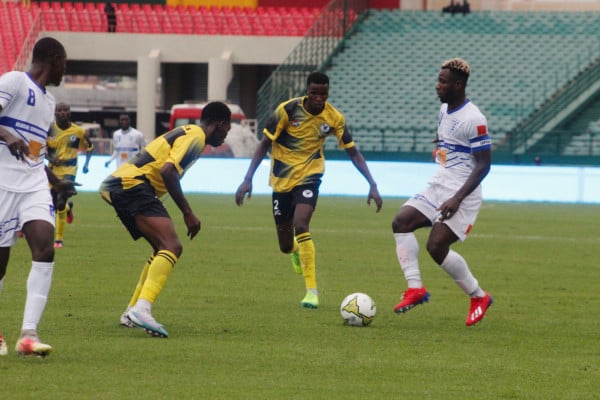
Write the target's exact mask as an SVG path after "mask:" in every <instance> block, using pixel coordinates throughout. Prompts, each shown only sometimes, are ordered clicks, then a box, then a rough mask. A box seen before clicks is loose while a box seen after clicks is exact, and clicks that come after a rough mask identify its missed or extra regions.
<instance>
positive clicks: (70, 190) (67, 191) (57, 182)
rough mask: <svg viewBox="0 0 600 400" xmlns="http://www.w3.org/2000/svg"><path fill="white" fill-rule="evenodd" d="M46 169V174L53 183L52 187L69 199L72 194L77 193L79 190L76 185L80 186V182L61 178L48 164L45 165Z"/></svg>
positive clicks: (51, 183)
mask: <svg viewBox="0 0 600 400" xmlns="http://www.w3.org/2000/svg"><path fill="white" fill-rule="evenodd" d="M44 169H45V171H46V176H47V177H48V182H49V183H50V185H52V188H53V189H54V190H55V191H56V192H58V193H60V194H62V196H63V197H64V198H65V199H67V198H69V197H71V196H75V195H76V194H77V190H75V186H80V184H79V183H76V182H72V181H69V180H66V179H60V178H59V177H58V176H56V174H54V172H52V170H51V169H50V167H48V166H47V165H45V166H44Z"/></svg>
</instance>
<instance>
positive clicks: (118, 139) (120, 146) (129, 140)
mask: <svg viewBox="0 0 600 400" xmlns="http://www.w3.org/2000/svg"><path fill="white" fill-rule="evenodd" d="M113 146H114V151H113V154H112V156H111V158H110V160H109V161H112V160H115V159H116V160H117V168H118V167H120V166H121V165H122V164H124V163H125V162H126V161H127V160H129V159H130V158H131V157H133V156H134V155H136V154H137V153H139V152H140V150H142V149H143V148H144V147H145V146H146V139H145V138H144V134H143V133H142V132H140V131H138V130H137V129H135V128H132V127H129V129H127V130H123V129H117V130H116V131H115V132H114V133H113Z"/></svg>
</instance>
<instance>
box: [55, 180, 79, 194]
mask: <svg viewBox="0 0 600 400" xmlns="http://www.w3.org/2000/svg"><path fill="white" fill-rule="evenodd" d="M75 186H81V183H77V182H72V181H69V180H66V179H61V180H59V181H58V182H56V184H54V185H52V187H53V188H54V190H56V191H57V192H59V193H60V194H61V195H62V196H63V197H64V198H65V199H68V198H69V197H71V196H75V195H76V194H77V190H76V189H75Z"/></svg>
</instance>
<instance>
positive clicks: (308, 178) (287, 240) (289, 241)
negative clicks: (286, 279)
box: [235, 72, 382, 308]
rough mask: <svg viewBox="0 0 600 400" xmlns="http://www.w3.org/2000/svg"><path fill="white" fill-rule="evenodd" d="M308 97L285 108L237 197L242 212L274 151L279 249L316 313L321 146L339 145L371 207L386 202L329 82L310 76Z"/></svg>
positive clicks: (266, 132) (276, 114)
mask: <svg viewBox="0 0 600 400" xmlns="http://www.w3.org/2000/svg"><path fill="white" fill-rule="evenodd" d="M306 85H307V86H306V95H305V96H303V97H298V98H293V99H290V100H287V101H285V102H283V103H281V104H280V105H279V106H278V107H277V109H276V110H275V112H274V114H273V116H272V117H271V119H270V120H269V121H268V122H267V125H266V127H265V129H264V130H263V133H264V136H263V138H262V140H261V142H260V144H259V146H258V148H257V149H256V151H255V153H254V156H253V157H252V161H251V162H250V166H249V167H248V172H247V173H246V176H245V177H244V181H243V182H242V183H241V184H240V186H239V187H238V189H237V192H236V195H235V201H236V204H237V205H238V206H241V205H242V204H243V201H244V197H245V196H246V194H247V195H248V198H250V197H251V195H252V177H253V176H254V173H255V172H256V169H257V168H258V166H259V164H260V163H261V162H262V160H263V158H264V157H265V155H266V154H267V151H268V150H269V148H271V175H270V180H269V184H270V185H271V187H272V188H273V196H272V198H273V204H272V206H273V217H274V218H275V226H276V230H277V237H278V240H279V249H280V250H281V251H282V252H283V253H286V254H291V257H292V265H293V267H294V269H295V271H296V272H297V273H298V274H303V275H304V282H305V286H306V295H305V296H304V298H303V299H302V301H301V302H300V304H301V306H302V307H306V308H318V307H319V297H318V291H317V279H316V273H315V269H316V268H315V246H314V244H313V241H312V237H311V234H310V220H311V218H312V215H313V212H314V210H315V207H316V205H317V198H318V196H319V186H320V184H321V177H322V176H323V173H324V171H325V159H324V156H323V143H324V142H325V139H326V138H327V137H329V136H333V137H335V138H336V139H337V141H338V144H339V147H340V148H343V149H344V150H346V153H347V154H348V156H349V157H350V159H351V160H352V163H353V164H354V166H355V167H356V168H357V169H358V171H360V173H361V174H362V175H363V176H364V177H365V179H366V180H367V181H368V182H369V185H370V187H369V194H368V197H367V203H368V204H369V205H370V204H371V200H373V201H375V204H376V205H377V212H379V210H380V209H381V205H382V200H381V197H380V196H379V191H378V190H377V184H376V183H375V180H374V179H373V177H372V176H371V173H370V171H369V168H368V167H367V163H366V161H365V159H364V158H363V156H362V154H361V153H360V152H359V151H358V149H357V148H356V146H355V144H354V141H353V140H352V136H351V135H350V132H349V130H348V126H347V125H346V120H345V118H344V116H343V114H342V113H341V112H340V111H338V110H337V109H336V108H335V107H334V106H332V105H331V104H330V103H328V102H327V97H328V96H329V78H328V77H327V75H325V74H323V73H320V72H313V73H311V74H310V75H308V78H307V81H306Z"/></svg>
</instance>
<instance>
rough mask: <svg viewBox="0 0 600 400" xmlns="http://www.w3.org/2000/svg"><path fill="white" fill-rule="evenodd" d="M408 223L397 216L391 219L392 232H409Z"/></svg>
mask: <svg viewBox="0 0 600 400" xmlns="http://www.w3.org/2000/svg"><path fill="white" fill-rule="evenodd" d="M410 231H411V230H410V229H409V226H408V224H407V223H406V221H405V220H404V219H402V218H400V217H398V216H396V217H395V218H394V220H393V221H392V232H394V233H406V232H410Z"/></svg>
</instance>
